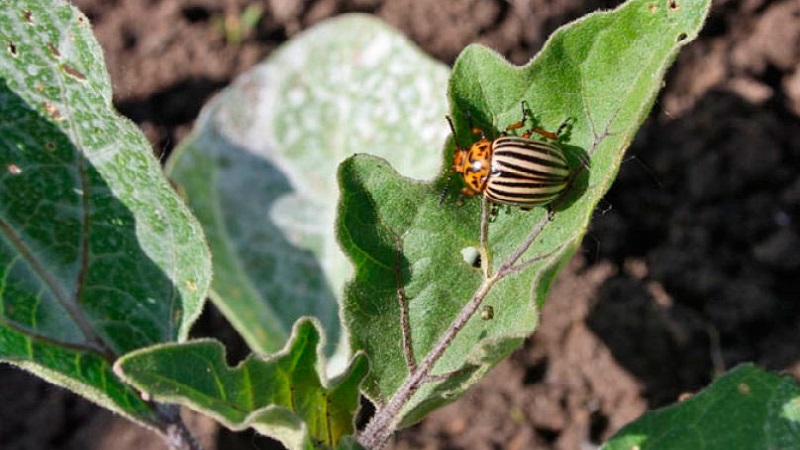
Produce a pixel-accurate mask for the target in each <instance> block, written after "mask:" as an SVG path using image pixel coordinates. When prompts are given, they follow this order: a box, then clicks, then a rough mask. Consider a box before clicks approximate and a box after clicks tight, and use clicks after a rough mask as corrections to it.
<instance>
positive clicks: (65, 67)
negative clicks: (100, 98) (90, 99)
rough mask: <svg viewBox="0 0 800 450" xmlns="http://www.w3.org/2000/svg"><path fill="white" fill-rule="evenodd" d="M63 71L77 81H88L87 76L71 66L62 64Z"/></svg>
mask: <svg viewBox="0 0 800 450" xmlns="http://www.w3.org/2000/svg"><path fill="white" fill-rule="evenodd" d="M61 70H63V71H64V73H66V74H67V75H69V76H71V77H72V78H75V79H76V80H79V81H86V75H84V74H83V73H82V72H81V71H80V70H78V69H76V68H74V67H72V66H70V65H69V64H62V65H61Z"/></svg>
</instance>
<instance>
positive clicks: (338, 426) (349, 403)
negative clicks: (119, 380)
mask: <svg viewBox="0 0 800 450" xmlns="http://www.w3.org/2000/svg"><path fill="white" fill-rule="evenodd" d="M321 350H322V343H321V342H320V329H319V324H318V323H317V322H316V321H314V320H310V319H301V320H300V321H298V322H297V324H296V325H295V327H294V329H293V332H292V336H291V338H290V340H289V342H288V343H287V344H286V348H285V349H284V350H282V351H281V352H280V353H278V354H275V355H272V356H269V357H260V356H257V355H250V356H249V357H248V358H247V359H245V360H244V361H243V362H241V363H240V364H239V365H238V366H236V367H234V368H231V367H229V366H228V365H227V363H226V362H225V350H224V348H223V346H222V344H220V343H219V342H217V341H213V340H198V341H190V342H187V343H183V344H164V345H160V346H156V347H151V348H148V349H143V350H139V351H137V352H133V353H130V354H128V355H125V356H124V357H123V358H121V359H120V360H119V361H117V363H116V365H115V371H116V372H117V373H120V374H121V376H122V377H123V378H124V379H126V380H127V381H128V382H130V383H132V384H133V385H135V386H136V387H138V388H139V389H141V390H142V391H144V392H147V393H149V394H152V395H153V396H154V397H155V398H156V399H158V400H161V401H165V402H170V403H181V404H184V405H187V406H189V407H191V408H193V409H195V410H197V411H201V412H203V413H205V414H208V415H210V416H212V417H214V418H216V419H217V420H219V421H220V422H222V423H223V424H225V426H227V427H229V428H231V429H234V430H241V429H244V428H247V427H253V428H255V429H256V430H257V431H258V432H260V433H262V434H265V435H268V436H271V437H273V438H275V439H278V440H279V441H281V442H282V443H283V444H284V445H286V446H287V447H289V448H292V449H296V448H313V447H318V446H320V445H324V446H328V447H334V446H336V445H338V443H339V441H340V439H341V438H342V437H343V436H347V435H351V434H352V433H353V431H354V428H353V420H354V415H355V412H356V410H357V409H358V405H359V392H358V386H359V384H360V382H361V380H362V379H363V378H364V375H365V374H366V372H367V360H366V358H365V357H364V355H362V354H358V355H356V357H355V358H354V359H353V361H352V362H351V364H350V367H349V369H348V371H347V372H346V373H345V374H343V375H342V376H341V377H340V378H339V379H338V380H336V381H334V382H333V383H330V384H328V383H325V382H323V381H322V380H323V375H322V374H323V370H322V365H323V364H322V362H323V361H322V358H323V357H322V355H321Z"/></svg>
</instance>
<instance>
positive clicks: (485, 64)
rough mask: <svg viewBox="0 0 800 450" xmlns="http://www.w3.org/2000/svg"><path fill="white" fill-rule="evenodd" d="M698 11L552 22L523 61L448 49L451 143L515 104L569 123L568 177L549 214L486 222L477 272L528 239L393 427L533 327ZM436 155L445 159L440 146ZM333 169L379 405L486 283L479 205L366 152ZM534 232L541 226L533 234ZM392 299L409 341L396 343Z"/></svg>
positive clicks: (694, 5) (352, 314)
mask: <svg viewBox="0 0 800 450" xmlns="http://www.w3.org/2000/svg"><path fill="white" fill-rule="evenodd" d="M708 8H709V1H708V0H678V1H674V2H668V1H654V0H632V1H629V2H627V3H625V4H624V5H622V6H620V7H619V8H617V9H616V10H614V11H610V12H601V13H594V14H591V15H589V16H587V17H584V18H582V19H581V20H579V21H577V22H575V23H572V24H569V25H567V26H565V27H563V28H561V29H559V30H558V31H557V32H556V33H555V34H554V35H553V36H552V37H551V39H550V40H549V41H548V42H547V43H546V44H545V46H544V48H543V49H542V51H541V52H540V53H539V54H538V55H537V56H536V57H535V58H534V59H533V60H532V61H531V62H530V63H529V64H528V65H526V66H525V67H521V68H520V67H514V66H512V65H510V64H508V63H507V62H506V61H504V60H503V59H502V58H501V57H500V56H498V55H497V54H495V53H494V52H492V51H490V50H488V49H486V48H484V47H481V46H477V45H476V46H471V47H468V48H467V49H466V50H465V51H464V52H463V53H462V54H461V55H460V56H459V58H458V60H457V61H456V64H455V67H454V72H453V75H452V77H451V79H450V99H451V105H452V116H453V118H454V122H455V126H456V131H457V136H456V140H457V142H458V143H459V144H460V145H461V146H468V144H469V143H470V142H472V140H474V137H473V136H472V134H471V132H470V128H471V126H477V127H480V128H482V129H483V130H484V131H485V132H486V133H487V134H488V135H489V136H490V137H495V136H497V135H498V134H499V132H500V131H502V130H504V129H505V128H506V126H508V125H509V124H511V123H514V122H517V121H519V120H520V119H521V116H522V113H521V105H522V103H523V102H525V103H526V104H527V105H528V106H529V107H530V108H531V109H532V111H533V114H534V116H535V117H534V119H535V122H536V123H537V125H538V126H539V127H541V128H544V129H547V130H550V131H555V130H556V129H558V128H559V125H560V124H562V123H564V122H565V121H568V123H569V125H570V126H569V127H568V128H567V131H566V132H565V133H564V134H563V135H562V138H561V139H560V145H561V146H562V147H563V148H564V149H565V151H566V153H567V155H568V158H569V159H570V160H571V163H572V164H571V165H572V166H573V170H574V171H575V173H576V175H577V176H576V178H575V180H574V182H573V183H572V184H571V186H570V187H569V188H568V190H567V192H566V193H565V195H563V196H562V197H561V198H560V199H558V200H557V201H556V202H555V203H553V204H552V205H551V206H552V208H553V210H554V215H553V218H552V220H549V221H548V218H547V214H546V212H545V209H544V208H535V209H534V210H531V211H522V210H520V209H518V208H502V209H501V210H500V212H499V214H498V215H497V217H496V218H495V220H494V221H493V222H492V223H491V224H490V225H489V236H488V244H489V254H488V256H490V257H491V258H490V261H489V262H487V261H485V260H486V259H487V258H486V256H487V255H484V258H483V259H484V261H481V262H480V263H482V264H484V265H486V264H489V265H490V266H489V267H490V269H487V270H486V272H488V273H496V272H497V271H498V270H499V269H500V268H501V265H502V264H504V263H507V262H508V261H510V259H509V258H511V255H512V254H513V253H514V252H515V249H518V248H520V245H521V243H522V242H524V241H525V240H526V238H528V237H535V240H534V241H533V244H532V245H531V246H530V247H529V248H528V249H527V250H526V251H525V252H524V253H523V254H522V255H521V258H520V259H519V260H518V262H517V263H516V265H515V267H517V270H516V271H513V270H512V271H511V272H509V273H510V274H509V275H508V276H507V277H506V278H504V279H502V280H501V281H499V282H497V283H496V284H493V285H492V286H491V289H490V291H489V294H488V296H487V297H486V298H485V300H484V301H483V305H484V307H491V308H492V309H493V311H494V317H493V319H491V320H482V318H481V317H478V316H479V314H476V315H475V317H472V318H471V320H469V321H468V322H467V323H466V325H465V327H464V328H463V329H462V330H460V332H459V333H458V335H457V336H456V337H455V339H454V340H453V341H452V342H450V343H449V344H448V347H447V350H446V351H445V352H444V354H443V356H442V357H441V359H439V360H438V361H437V362H436V364H435V366H434V367H433V370H432V371H431V373H430V374H428V375H429V376H433V378H427V377H426V380H425V382H424V383H423V384H422V386H421V387H420V388H419V389H418V390H416V391H415V392H414V394H413V396H412V398H411V400H410V401H407V402H404V403H403V409H402V411H401V413H400V415H399V417H398V418H395V420H399V421H400V422H399V425H401V426H405V425H409V424H411V423H413V422H415V421H417V420H419V419H420V418H421V417H423V416H424V414H425V413H426V412H428V411H430V410H431V409H434V408H436V407H438V406H441V405H442V404H444V403H447V402H449V401H452V400H453V399H454V398H456V397H457V396H458V395H459V394H460V393H461V392H463V391H464V390H465V389H466V388H468V387H469V386H471V385H473V384H474V383H475V382H477V381H478V380H479V379H480V377H481V376H482V375H483V374H484V373H485V372H486V371H487V370H489V369H490V368H491V367H492V366H493V365H494V364H495V363H497V362H498V361H499V360H500V359H502V358H504V357H505V356H507V355H508V354H509V353H510V352H511V351H513V350H514V349H515V348H517V347H518V346H519V344H520V343H521V342H522V340H523V339H524V338H525V337H526V336H528V335H529V334H530V333H531V332H533V330H534V329H535V327H536V324H537V319H538V312H537V310H538V307H539V306H540V305H541V303H542V302H543V301H544V298H545V295H546V292H547V290H548V288H549V285H550V282H551V280H552V279H553V277H554V276H555V274H556V272H557V271H558V269H559V268H560V266H562V265H563V264H564V263H565V262H566V261H567V260H568V258H569V257H570V256H571V254H572V253H573V252H574V250H575V249H576V248H577V246H578V245H579V243H580V240H581V238H582V236H583V234H584V233H585V231H586V228H587V226H588V223H589V219H590V218H591V215H592V211H593V209H594V207H595V205H596V204H597V203H598V201H599V200H600V198H601V197H602V196H603V195H604V194H605V192H606V191H607V190H608V188H609V186H610V185H611V182H612V181H613V179H614V177H615V175H616V173H617V170H618V168H619V164H620V161H621V159H622V156H623V153H624V150H625V149H626V148H627V146H628V145H629V143H630V142H631V140H632V139H633V136H634V134H635V133H636V130H637V129H638V127H639V126H640V124H641V123H642V121H643V120H644V119H645V117H646V116H647V114H648V112H649V111H650V108H651V106H652V103H653V101H654V99H655V97H656V95H657V93H658V91H659V89H660V88H661V84H662V82H663V77H664V73H665V72H666V70H667V68H668V66H669V65H670V64H671V63H672V61H673V60H674V58H675V55H676V54H677V52H678V50H679V49H680V48H681V47H682V46H683V45H684V44H686V43H687V42H688V41H690V40H691V39H693V38H694V37H696V36H697V33H698V31H699V29H700V28H701V25H702V23H703V20H704V18H705V15H706V13H707V11H708ZM441 123H442V127H443V128H444V127H446V124H445V123H444V121H441ZM444 153H445V155H444V160H445V161H451V160H452V159H451V158H452V154H453V145H452V142H450V143H449V144H448V145H447V146H446V148H445V152H444ZM586 160H588V162H586ZM586 165H588V166H590V167H588V168H587V167H584V166H586ZM339 176H340V184H341V189H342V192H343V194H342V199H341V202H340V206H339V220H338V227H339V231H338V232H339V236H340V240H341V242H342V245H343V247H344V249H345V251H346V252H347V253H348V255H349V256H350V258H351V260H352V261H353V263H354V264H355V266H356V277H355V280H354V281H353V282H352V283H350V284H349V285H348V287H347V293H346V301H345V304H344V314H345V322H346V326H347V328H348V329H349V330H350V335H351V343H352V346H353V348H354V349H359V350H364V351H365V353H366V354H367V355H368V356H369V357H370V358H371V361H372V367H371V372H370V374H369V376H368V377H367V380H366V382H365V390H366V392H367V394H368V395H369V397H370V398H371V399H372V400H373V401H375V402H376V403H377V405H378V407H379V409H380V408H381V407H382V406H383V405H385V404H386V403H387V402H389V400H390V399H392V398H393V397H394V396H395V395H396V394H397V392H398V388H399V387H400V386H401V384H402V383H403V382H404V381H405V380H406V379H408V378H409V374H410V373H412V372H413V371H412V370H411V368H412V367H413V366H414V364H413V363H409V362H407V360H408V359H411V358H412V357H413V359H414V361H415V363H416V364H420V363H421V362H422V361H423V360H424V359H425V357H426V356H428V355H430V354H431V351H432V349H433V348H434V346H435V345H436V343H437V342H439V341H440V340H441V339H442V336H444V335H445V333H446V331H447V330H448V329H450V327H451V324H452V323H453V320H454V318H455V317H456V315H457V314H458V312H459V311H460V310H462V307H464V305H465V304H467V303H468V301H469V300H470V298H472V297H473V295H474V294H475V293H476V291H477V290H478V289H479V287H480V286H482V283H484V282H485V280H486V278H485V276H484V272H483V271H482V270H481V269H479V268H475V267H473V263H475V258H474V255H475V254H478V249H479V247H480V242H479V235H480V230H479V229H480V205H479V203H480V202H479V201H477V200H471V201H470V200H468V201H467V202H466V205H464V206H463V207H457V206H456V205H455V201H454V200H453V197H454V196H455V194H451V196H450V198H449V199H447V200H446V202H445V204H444V206H442V205H440V204H439V195H438V194H439V192H441V188H442V186H443V185H444V184H446V183H449V184H450V185H451V189H450V191H451V192H453V190H454V187H455V186H456V185H455V183H452V182H449V181H447V180H446V179H445V178H441V179H439V180H436V181H435V182H432V183H422V182H415V181H412V180H409V179H405V178H402V177H401V176H399V175H398V174H397V173H396V172H394V170H392V169H391V168H390V167H389V165H388V164H387V163H385V162H384V161H382V160H379V159H377V158H373V157H367V156H356V157H354V158H351V159H349V160H348V161H346V162H345V163H344V164H343V165H342V166H341V167H340V174H339ZM539 227H541V228H542V231H541V232H540V233H532V230H535V229H537V228H539ZM490 284H491V283H490ZM483 286H484V287H486V285H483ZM404 303H405V304H406V305H407V310H408V314H407V317H408V323H409V327H410V328H409V330H410V331H409V333H408V335H407V337H408V338H409V339H408V340H409V341H410V342H411V344H410V345H408V346H407V349H406V350H405V351H404V345H403V339H404V335H403V326H402V320H401V318H402V317H403V315H402V309H403V308H402V307H401V305H402V304H404ZM412 353H413V354H412Z"/></svg>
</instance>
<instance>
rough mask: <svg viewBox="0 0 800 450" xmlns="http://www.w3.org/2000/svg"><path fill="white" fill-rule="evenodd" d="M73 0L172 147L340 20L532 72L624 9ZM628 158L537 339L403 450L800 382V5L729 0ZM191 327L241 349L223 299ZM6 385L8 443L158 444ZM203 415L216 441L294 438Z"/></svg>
mask: <svg viewBox="0 0 800 450" xmlns="http://www.w3.org/2000/svg"><path fill="white" fill-rule="evenodd" d="M659 1H660V0H659ZM75 3H76V4H77V6H79V7H80V8H81V9H82V10H83V11H84V12H85V13H86V14H87V15H88V16H89V18H90V19H91V21H92V23H93V26H94V29H95V33H96V35H97V37H98V39H99V41H100V44H101V45H102V47H103V50H104V52H105V58H106V64H107V65H108V67H109V71H110V73H111V78H112V81H113V85H114V93H115V96H114V101H115V104H116V106H117V108H118V109H119V110H120V111H121V112H122V113H123V114H125V115H126V116H128V117H130V118H131V119H132V120H133V121H135V122H136V123H137V124H138V125H139V126H141V127H142V129H143V130H144V131H145V133H146V135H147V136H148V138H149V139H150V140H151V142H152V143H153V148H154V152H155V153H156V154H157V155H159V156H164V155H166V154H168V153H169V152H170V150H171V149H172V148H173V147H174V146H175V145H176V143H177V142H179V141H180V140H181V139H182V138H183V137H184V136H186V134H187V133H188V131H189V130H190V129H191V126H192V122H193V120H194V119H195V117H196V116H197V114H198V112H199V110H200V108H201V107H202V105H203V104H204V102H206V101H207V100H208V99H209V98H210V97H211V96H213V95H214V93H216V92H218V91H219V90H220V89H222V88H224V87H225V86H226V85H228V84H229V83H230V82H231V81H232V80H233V79H234V78H235V77H236V76H237V75H238V74H240V73H242V72H243V71H245V70H247V69H248V68H249V67H251V66H253V65H254V64H256V63H257V62H259V61H260V60H261V59H262V58H264V57H265V56H267V55H269V54H270V52H271V51H273V50H274V49H275V48H276V47H277V46H278V45H280V44H281V43H283V42H284V41H286V40H287V39H290V38H291V37H293V36H295V35H296V34H298V33H300V32H302V31H303V30H304V29H305V28H308V27H310V26H312V25H314V24H315V23H317V22H319V21H321V20H324V19H326V18H328V17H331V16H334V15H337V14H342V13H347V12H363V13H369V14H375V15H377V16H379V17H381V18H382V19H384V20H385V21H387V22H388V23H390V24H392V25H393V26H395V27H397V28H398V29H400V30H401V31H402V32H403V33H404V34H406V35H407V36H408V37H409V38H410V39H412V40H413V41H414V42H415V43H416V44H417V45H419V46H420V47H421V48H422V49H423V50H425V51H426V52H428V53H429V54H431V55H433V56H434V57H436V58H438V59H439V60H441V61H443V62H444V63H446V64H452V63H453V61H454V60H455V58H456V56H457V55H458V53H459V51H460V50H461V49H462V48H464V47H465V46H466V45H467V44H469V43H472V42H481V43H484V44H486V45H488V46H490V47H492V48H494V49H496V50H497V51H498V52H500V53H501V54H503V55H505V56H506V57H507V58H508V59H509V60H511V61H512V62H514V63H518V64H523V63H525V62H526V61H528V60H529V59H530V58H531V57H532V56H533V55H534V54H535V53H536V52H537V51H538V49H539V48H540V47H541V45H542V44H543V42H544V40H545V39H546V38H547V36H548V35H549V34H550V33H551V32H552V31H553V30H554V29H556V28H557V27H558V26H559V25H561V24H564V23H566V22H568V21H570V20H572V19H574V18H577V17H579V16H581V15H583V14H585V13H587V12H590V11H594V10H597V9H607V8H611V7H613V6H615V5H616V2H612V1H607V2H606V1H602V0H586V1H581V0H505V1H502V0H460V1H434V0H431V1H420V0H385V1H379V0H306V1H300V0H265V1H261V2H259V1H253V0H219V1H217V0H113V1H112V0H77V1H75ZM248 7H250V8H253V7H257V8H261V9H262V11H263V14H262V16H261V19H260V21H259V22H258V24H257V25H256V26H255V28H254V29H253V30H252V31H251V32H249V33H245V34H244V35H242V36H241V40H239V41H238V42H236V39H231V36H232V35H231V33H230V30H236V29H237V23H238V22H237V21H238V20H240V19H241V18H242V17H243V11H245V9H246V8H248ZM224 30H228V31H227V32H226V31H224ZM621 70H622V69H621ZM442 126H443V127H445V126H447V125H446V123H445V122H444V119H443V120H442ZM627 155H628V157H627V158H626V160H625V162H624V164H623V165H622V169H621V171H620V174H619V178H618V179H617V181H616V182H615V184H614V186H613V188H612V189H611V191H610V192H609V194H608V195H607V197H606V198H605V200H604V201H603V202H602V203H601V205H600V207H599V208H598V210H597V211H596V213H595V217H594V220H593V222H592V225H591V229H590V232H589V234H588V235H587V237H586V239H585V242H584V245H583V249H582V251H581V252H579V254H578V255H576V256H575V258H574V259H573V261H572V262H571V263H570V264H569V266H568V267H566V268H565V270H564V271H563V273H562V274H561V275H560V277H559V278H558V280H557V281H556V283H555V285H554V287H553V290H552V292H551V294H550V297H549V300H548V303H547V305H546V307H545V308H544V311H543V316H542V319H541V326H540V327H539V329H538V330H537V331H536V333H535V334H534V335H533V336H532V337H531V338H530V339H528V341H527V342H526V344H525V345H524V347H523V348H521V349H520V350H519V351H518V352H516V353H515V354H514V355H513V356H512V357H511V358H510V359H509V360H507V361H505V362H503V363H501V364H499V365H498V366H497V368H495V369H494V370H493V371H492V372H491V373H490V374H489V376H488V377H487V378H486V379H485V380H483V381H482V382H481V383H480V385H478V386H477V387H476V388H475V389H473V390H472V391H471V392H469V393H468V394H467V395H466V396H465V397H464V398H462V399H460V400H459V401H457V402H456V403H454V404H453V405H450V406H448V407H446V408H444V409H442V410H440V411H438V412H436V413H434V414H432V415H431V416H429V417H428V418H427V419H426V420H425V421H423V422H422V423H421V424H418V425H417V426H415V427H413V428H411V429H409V430H405V431H403V432H401V433H399V434H398V435H397V437H396V439H395V440H394V441H393V442H392V444H391V446H392V448H395V449H416V448H425V449H438V448H443V449H444V448H446V449H526V448H537V449H564V450H570V449H590V448H594V447H595V446H596V445H597V444H598V443H600V442H602V441H603V440H604V439H606V438H608V437H609V436H610V435H611V434H612V433H614V432H615V431H616V430H618V429H619V428H620V427H621V426H623V425H624V424H625V423H627V422H628V421H630V420H632V419H634V418H635V417H637V416H638V415H639V414H641V413H642V412H643V411H645V410H646V409H649V408H655V407H659V406H663V405H666V404H669V403H671V402H674V401H675V400H676V399H677V397H678V396H679V395H680V394H682V393H685V392H692V391H695V390H697V389H700V388H701V387H702V386H704V385H706V384H707V383H709V382H710V381H711V380H712V378H713V377H714V376H715V374H718V373H720V372H722V371H724V370H726V369H729V368H731V367H733V366H735V365H736V364H738V363H740V362H743V361H754V362H756V363H758V364H760V365H762V366H763V367H766V368H768V369H771V370H775V371H784V372H789V373H792V374H794V375H795V376H796V377H797V376H800V339H798V337H799V336H800V237H799V236H798V233H799V231H800V226H798V222H799V221H800V1H798V0H783V1H765V0H718V1H715V3H714V6H713V9H712V11H711V16H710V18H709V20H708V22H707V24H706V26H705V28H704V30H703V32H702V34H701V36H700V38H699V39H698V40H697V41H695V42H693V43H691V44H690V45H688V46H687V47H686V48H685V49H684V50H683V51H682V52H681V54H680V55H679V57H678V59H677V61H676V64H675V65H674V67H673V68H672V69H671V71H670V72H669V75H668V77H667V81H666V84H665V88H664V89H663V91H662V93H661V95H660V97H659V99H658V101H657V102H656V104H655V106H654V109H653V112H652V115H651V117H650V118H649V119H648V120H647V122H646V123H645V125H644V127H643V128H642V129H641V131H640V132H639V135H638V137H637V138H636V140H635V141H634V143H633V144H632V146H631V148H630V149H629V150H628V153H627ZM197 333H198V334H214V335H217V336H223V337H224V338H225V339H226V340H227V342H229V345H231V346H234V347H236V346H241V345H242V344H241V343H240V342H237V341H236V340H235V336H234V333H233V332H232V331H231V329H230V328H229V327H228V326H227V324H226V323H225V322H224V320H223V319H221V318H220V316H219V315H218V314H217V313H215V312H214V311H213V308H212V307H210V306H209V308H208V311H207V312H206V313H205V315H204V316H203V318H202V320H201V322H200V323H199V325H198V331H197ZM239 348H240V350H241V347H239ZM0 386H1V387H0V447H2V448H3V449H15V450H21V449H31V450H46V449H92V448H94V449H120V450H128V449H143V448H147V449H156V450H160V449H164V448H165V446H164V444H163V443H162V442H161V441H160V439H159V438H158V437H157V436H155V435H154V434H152V433H150V432H148V431H146V430H142V429H139V428H137V427H136V426H135V425H132V424H128V423H127V422H125V421H124V420H123V419H120V418H117V417H114V416H113V415H112V414H111V413H109V412H106V411H104V410H102V409H100V408H97V407H95V406H94V405H92V404H90V403H88V402H86V401H84V400H83V399H81V398H78V397H77V396H75V395H73V394H71V393H68V392H67V391H64V390H62V389H61V388H57V387H54V386H50V385H48V384H46V383H44V382H41V381H39V380H37V379H36V378H35V377H33V376H31V375H28V374H27V373H24V372H22V371H20V370H18V369H15V368H12V367H10V366H7V365H2V366H0ZM189 416H190V417H189V421H190V422H191V424H192V426H193V428H194V429H195V430H196V434H197V435H198V436H199V437H200V438H201V440H202V441H203V442H204V443H205V445H206V448H208V449H214V448H220V449H272V448H280V446H279V445H278V444H276V443H274V442H272V441H270V440H268V439H264V438H260V437H255V436H253V435H252V434H248V433H240V434H232V433H229V432H226V431H225V430H220V429H219V428H218V427H217V426H216V425H215V424H214V423H213V422H211V421H210V420H208V419H205V418H202V417H197V416H194V415H191V414H190V415H189Z"/></svg>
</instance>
